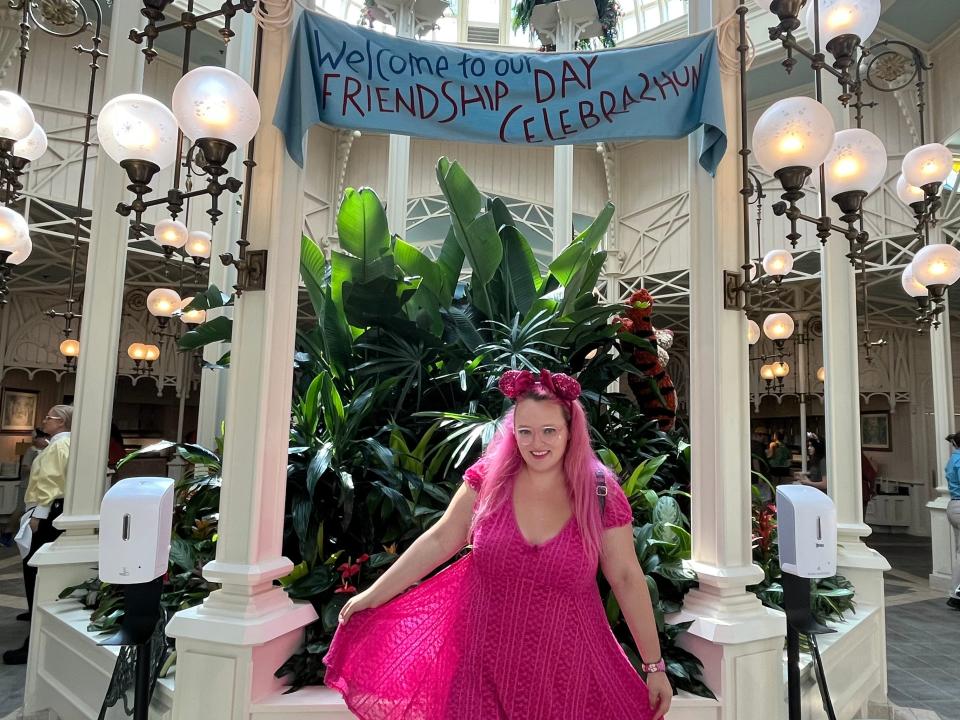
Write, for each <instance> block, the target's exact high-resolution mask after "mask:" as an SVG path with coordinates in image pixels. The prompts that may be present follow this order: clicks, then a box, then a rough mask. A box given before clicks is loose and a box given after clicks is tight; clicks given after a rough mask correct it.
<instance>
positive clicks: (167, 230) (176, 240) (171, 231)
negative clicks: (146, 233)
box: [153, 218, 190, 248]
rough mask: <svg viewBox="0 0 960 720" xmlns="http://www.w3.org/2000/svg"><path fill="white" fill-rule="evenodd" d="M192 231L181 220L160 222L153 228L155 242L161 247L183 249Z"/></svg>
mask: <svg viewBox="0 0 960 720" xmlns="http://www.w3.org/2000/svg"><path fill="white" fill-rule="evenodd" d="M189 234H190V231H189V230H187V226H186V225H184V224H183V223H182V222H180V221H179V220H172V219H170V218H167V219H166V220H161V221H159V222H158V223H157V224H156V225H154V226H153V241H154V242H155V243H156V244H157V245H159V246H160V247H170V248H181V247H183V246H184V245H186V243H187V237H188V236H189Z"/></svg>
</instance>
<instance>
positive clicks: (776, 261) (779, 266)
mask: <svg viewBox="0 0 960 720" xmlns="http://www.w3.org/2000/svg"><path fill="white" fill-rule="evenodd" d="M791 270H793V255H791V254H790V253H789V252H788V251H787V250H771V251H770V252H768V253H767V254H766V255H765V256H764V258H763V271H764V272H765V273H767V275H770V276H772V277H783V276H784V275H787V274H789V272H790V271H791Z"/></svg>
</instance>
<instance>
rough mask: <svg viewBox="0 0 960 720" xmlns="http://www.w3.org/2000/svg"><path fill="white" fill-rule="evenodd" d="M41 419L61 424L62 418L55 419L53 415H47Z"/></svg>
mask: <svg viewBox="0 0 960 720" xmlns="http://www.w3.org/2000/svg"><path fill="white" fill-rule="evenodd" d="M43 419H44V420H57V421H59V422H63V418H62V417H56V416H54V415H47V416H45V417H44V418H43Z"/></svg>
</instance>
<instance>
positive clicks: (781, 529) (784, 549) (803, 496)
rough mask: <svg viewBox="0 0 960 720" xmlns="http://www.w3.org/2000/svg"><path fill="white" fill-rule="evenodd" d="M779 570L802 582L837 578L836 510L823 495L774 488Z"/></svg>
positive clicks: (797, 488)
mask: <svg viewBox="0 0 960 720" xmlns="http://www.w3.org/2000/svg"><path fill="white" fill-rule="evenodd" d="M777 538H778V542H779V544H780V567H781V568H782V569H783V571H784V572H787V573H791V574H792V575H796V576H798V577H803V578H826V577H832V576H834V575H836V574H837V510H836V507H834V504H833V500H831V499H830V496H829V495H827V494H826V493H824V492H821V491H820V490H818V489H817V488H814V487H809V486H807V485H781V486H780V487H778V488H777Z"/></svg>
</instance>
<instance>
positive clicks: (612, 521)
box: [603, 473, 633, 530]
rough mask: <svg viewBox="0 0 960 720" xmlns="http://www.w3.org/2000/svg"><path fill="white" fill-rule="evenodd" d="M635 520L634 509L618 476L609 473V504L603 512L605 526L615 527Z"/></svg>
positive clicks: (605, 527)
mask: <svg viewBox="0 0 960 720" xmlns="http://www.w3.org/2000/svg"><path fill="white" fill-rule="evenodd" d="M632 522H633V510H632V509H631V507H630V501H629V500H627V496H626V494H625V493H624V492H623V488H621V487H620V483H619V482H617V478H616V476H611V474H610V473H607V506H606V508H605V509H604V512H603V528H604V530H606V529H607V528H615V527H621V526H623V525H629V524H631V523H632Z"/></svg>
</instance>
